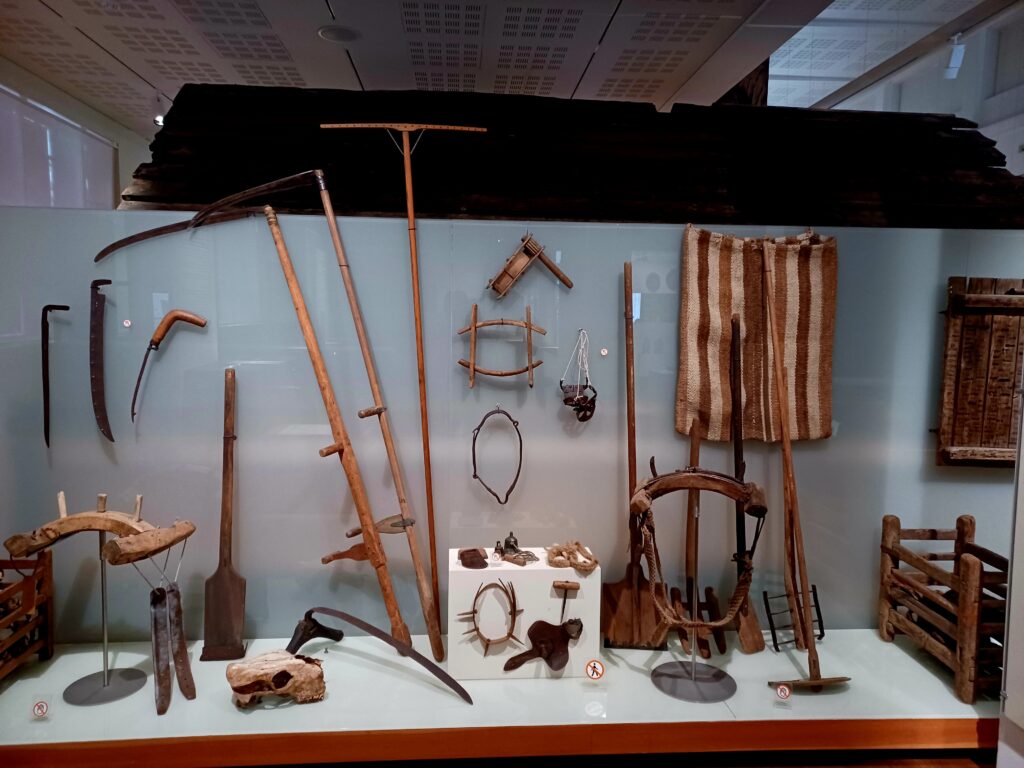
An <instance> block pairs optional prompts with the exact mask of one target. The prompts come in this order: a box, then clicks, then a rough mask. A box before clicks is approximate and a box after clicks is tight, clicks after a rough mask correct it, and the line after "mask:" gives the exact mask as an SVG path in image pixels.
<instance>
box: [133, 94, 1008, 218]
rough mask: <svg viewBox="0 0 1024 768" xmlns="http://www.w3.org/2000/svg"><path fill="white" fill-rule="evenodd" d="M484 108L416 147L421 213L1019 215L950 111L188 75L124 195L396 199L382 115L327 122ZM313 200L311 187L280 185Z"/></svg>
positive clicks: (1004, 180) (997, 168)
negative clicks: (249, 193)
mask: <svg viewBox="0 0 1024 768" xmlns="http://www.w3.org/2000/svg"><path fill="white" fill-rule="evenodd" d="M409 121H412V122H426V123H445V124H456V125H458V124H464V125H480V126H484V127H486V128H487V129H488V132H487V133H485V134H462V133H443V132H435V133H428V134H427V135H426V137H425V138H424V139H423V142H422V143H421V144H420V146H419V148H418V149H417V151H416V154H415V155H414V163H415V168H416V186H417V190H416V203H417V209H418V212H419V213H420V215H421V216H424V217H460V218H461V217H471V218H506V219H531V220H541V219H543V220H578V221H631V222H644V221H650V222H675V223H683V222H686V221H700V222H706V223H713V224H773V223H774V224H792V223H814V224H815V225H816V226H826V225H830V226H840V225H851V226H909V227H971V228H1024V181H1022V180H1021V179H1020V178H1018V177H1015V176H1012V175H1011V174H1009V173H1008V172H1007V171H1006V170H1005V168H1004V167H1003V166H1004V165H1005V158H1004V156H1003V155H1002V154H1001V153H1000V152H999V151H998V150H997V149H996V148H995V146H994V142H993V141H992V140H991V139H988V138H987V137H985V136H982V135H981V134H980V133H978V131H977V130H976V128H977V126H976V125H975V124H974V123H971V122H970V121H968V120H964V119H962V118H958V117H955V116H951V115H911V114H890V113H877V112H838V111H811V110H801V109H790V108H772V107H741V106H716V107H696V106H692V105H677V106H676V107H675V108H674V109H673V110H672V112H671V113H659V112H656V111H655V110H654V109H653V108H652V107H651V105H649V104H621V103H614V102H592V101H566V100H558V99H547V98H538V97H519V96H495V95H491V94H466V93H424V92H366V93H362V92H351V91H324V90H300V89H289V88H250V87H245V86H186V87H185V88H183V89H182V91H181V93H180V94H179V96H178V98H177V99H176V100H175V104H174V107H173V108H172V110H171V111H170V113H169V114H168V115H167V116H166V119H165V126H164V128H163V129H162V130H161V131H160V132H159V133H158V134H157V137H156V139H155V140H154V142H153V144H152V149H153V162H152V163H149V164H145V165H142V166H140V167H139V169H138V170H137V171H136V174H135V181H134V183H133V184H132V186H131V187H130V188H129V189H127V190H125V193H124V199H125V201H126V202H127V203H128V204H129V205H130V206H131V207H146V208H169V209H189V208H197V207H199V206H202V205H204V204H206V203H209V202H212V201H213V200H216V199H219V198H221V197H223V196H226V195H228V194H231V193H233V192H236V191H238V190H240V189H245V188H248V187H251V186H255V185H257V184H261V183H265V182H267V181H270V180H273V179H275V178H279V177H282V176H287V175H290V174H293V173H297V172H299V171H304V170H309V169H311V168H317V167H319V168H323V169H324V170H325V171H326V172H327V174H328V179H329V183H330V184H331V191H332V196H333V198H334V205H335V209H336V211H337V212H338V213H339V214H345V215H389V216H392V215H393V216H397V215H403V214H404V191H403V186H402V179H401V173H402V171H401V159H400V155H399V153H398V152H397V151H396V149H395V146H394V145H393V144H392V142H391V141H390V140H389V139H388V137H387V135H386V134H385V133H384V131H383V130H379V131H376V130H348V131H346V130H322V129H320V127H319V126H320V124H321V123H322V122H409ZM270 202H273V203H274V204H275V206H277V207H278V208H279V209H281V210H285V211H293V212H311V213H312V212H319V211H320V207H319V200H318V197H317V195H316V194H315V193H314V191H313V190H292V191H289V192H286V193H283V194H281V195H277V196H275V197H274V198H273V199H272V200H270Z"/></svg>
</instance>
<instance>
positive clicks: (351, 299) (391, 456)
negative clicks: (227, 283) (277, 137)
mask: <svg viewBox="0 0 1024 768" xmlns="http://www.w3.org/2000/svg"><path fill="white" fill-rule="evenodd" d="M317 180H318V182H319V184H320V201H321V203H322V204H323V208H324V216H325V217H326V218H327V228H328V229H329V230H330V232H331V242H332V243H333V244H334V254H335V256H336V257H337V260H338V267H339V270H340V271H341V279H342V282H343V283H344V284H345V295H346V296H347V297H348V306H349V309H350V310H351V312H352V323H353V325H355V328H356V337H357V338H358V339H359V349H360V351H361V352H362V354H363V366H364V367H365V368H366V378H367V380H368V381H369V383H370V392H371V394H372V395H373V404H374V408H373V410H374V411H375V412H376V414H375V415H376V416H377V421H378V424H379V425H380V431H381V436H382V437H383V439H384V449H385V451H386V452H387V456H388V465H389V466H390V468H391V478H392V480H393V481H394V485H395V494H396V495H397V496H398V511H399V514H400V515H401V517H402V519H403V520H411V519H412V515H411V514H410V513H409V501H408V496H407V494H406V492H405V481H404V479H403V477H402V468H401V465H400V464H399V463H398V452H397V450H396V449H395V440H394V437H393V436H392V434H391V422H390V420H389V419H388V414H387V408H386V407H385V405H384V395H383V394H382V393H381V388H380V380H379V379H378V377H377V366H376V364H375V362H374V359H373V350H372V348H371V347H370V338H369V336H368V335H367V333H366V326H365V324H364V323H363V313H362V310H361V309H360V307H359V296H358V295H357V294H356V286H355V281H354V280H353V279H352V270H351V269H350V267H349V264H348V259H347V258H346V256H345V248H344V246H343V245H342V243H341V233H340V232H339V231H338V221H337V219H336V217H335V215H334V206H333V205H332V204H331V196H330V194H329V193H328V191H327V184H326V181H325V180H324V177H323V174H320V175H319V176H318V177H317ZM362 413H363V412H360V416H362ZM367 415H371V414H369V413H368V414H367ZM430 533H431V536H430V538H431V539H433V535H432V534H433V524H432V522H431V525H430ZM405 535H406V539H407V541H408V544H409V555H410V557H411V559H412V566H413V571H414V572H415V575H416V588H417V591H418V592H419V596H420V608H421V609H422V611H423V620H424V621H425V622H426V625H427V635H428V636H429V637H430V649H431V651H432V653H433V654H434V658H435V659H436V660H437V661H441V660H443V659H444V642H443V641H442V639H441V613H440V608H439V606H438V603H437V601H436V598H435V596H434V591H433V583H432V581H430V580H428V578H427V575H426V573H425V571H424V567H423V557H422V556H421V555H420V545H419V539H418V538H417V537H416V531H415V527H414V526H412V525H408V526H406V527H405ZM431 551H433V547H431ZM434 567H435V568H436V565H435V566H434ZM435 580H436V579H435Z"/></svg>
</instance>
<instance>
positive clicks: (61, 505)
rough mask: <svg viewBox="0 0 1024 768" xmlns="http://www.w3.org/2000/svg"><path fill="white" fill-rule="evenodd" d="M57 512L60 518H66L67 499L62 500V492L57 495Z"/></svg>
mask: <svg viewBox="0 0 1024 768" xmlns="http://www.w3.org/2000/svg"><path fill="white" fill-rule="evenodd" d="M57 511H58V512H59V513H60V516H61V517H67V516H68V502H67V499H65V498H64V491H60V492H58V493H57Z"/></svg>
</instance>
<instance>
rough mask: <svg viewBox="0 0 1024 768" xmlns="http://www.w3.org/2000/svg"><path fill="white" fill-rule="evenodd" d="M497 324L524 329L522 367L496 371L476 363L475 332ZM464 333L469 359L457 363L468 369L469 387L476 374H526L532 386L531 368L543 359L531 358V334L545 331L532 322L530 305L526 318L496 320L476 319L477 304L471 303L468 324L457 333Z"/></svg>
mask: <svg viewBox="0 0 1024 768" xmlns="http://www.w3.org/2000/svg"><path fill="white" fill-rule="evenodd" d="M498 325H513V326H515V327H517V328H523V329H525V330H526V365H524V366H523V367H522V368H516V369H514V370H509V371H496V370H494V369H492V368H481V367H480V366H479V365H477V364H476V340H477V334H478V332H479V330H480V329H481V328H491V327H493V326H498ZM464 333H468V334H469V360H465V359H462V360H459V365H461V366H462V367H463V368H468V369H469V388H470V389H472V388H473V386H474V385H475V384H476V374H478V373H479V374H480V375H481V376H498V377H505V376H519V375H521V374H524V373H525V374H526V376H527V382H528V383H529V385H530V386H531V387H532V386H533V369H534V368H537V367H538V366H541V365H543V364H544V361H543V360H534V359H533V334H535V333H539V334H540V335H541V336H546V335H547V333H548V332H547V331H545V330H544V329H543V328H541V327H540V326H539V325H534V324H533V315H532V314H531V311H530V305H529V304H527V305H526V320H506V319H504V318H500V319H498V320H478V319H477V305H476V304H474V305H473V309H472V310H471V312H470V320H469V325H467V326H466V327H465V328H460V329H459V330H458V334H459V335H460V336H461V335H462V334H464Z"/></svg>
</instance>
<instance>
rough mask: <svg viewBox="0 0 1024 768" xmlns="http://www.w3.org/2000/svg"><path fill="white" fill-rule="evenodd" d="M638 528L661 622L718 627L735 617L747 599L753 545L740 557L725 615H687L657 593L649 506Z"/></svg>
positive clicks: (658, 575) (656, 555)
mask: <svg viewBox="0 0 1024 768" xmlns="http://www.w3.org/2000/svg"><path fill="white" fill-rule="evenodd" d="M762 520H763V518H762ZM760 528H761V526H760V524H759V525H758V529H757V531H756V533H755V536H754V541H755V546H756V542H757V536H758V535H760V532H761V531H760ZM640 530H641V532H642V533H643V540H644V556H645V557H646V558H647V572H648V575H649V577H650V580H649V584H648V586H649V588H650V592H651V601H652V602H653V603H654V608H655V609H656V610H657V612H658V615H659V616H660V617H661V620H662V621H663V622H665V623H666V624H667V625H669V626H670V627H683V628H684V629H721V628H723V627H725V626H727V625H728V624H730V623H731V622H732V621H733V619H735V618H736V614H738V613H739V610H740V608H741V607H742V606H743V601H744V600H746V599H747V595H748V593H749V592H750V583H751V581H752V580H753V574H754V568H753V565H752V561H753V556H754V549H753V547H752V548H751V549H750V550H749V552H748V553H747V555H746V556H745V557H744V558H743V560H744V562H743V574H742V575H741V576H740V578H739V580H738V581H737V582H736V589H735V590H734V591H733V593H732V599H731V600H729V610H728V611H726V613H725V616H723V617H722V618H720V619H718V620H716V621H702V620H694V619H687V618H686V617H684V616H682V615H680V614H679V613H676V611H675V609H673V608H672V607H671V606H669V605H665V604H664V603H663V601H662V599H661V598H660V597H659V596H658V590H657V589H656V588H655V585H656V584H659V583H662V582H663V581H664V580H663V579H662V575H661V555H660V554H659V553H658V544H657V541H656V537H655V533H654V516H653V515H652V514H651V512H650V511H649V510H648V511H647V512H645V513H644V515H643V518H642V519H641V521H640ZM694 609H695V610H696V606H694Z"/></svg>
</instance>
